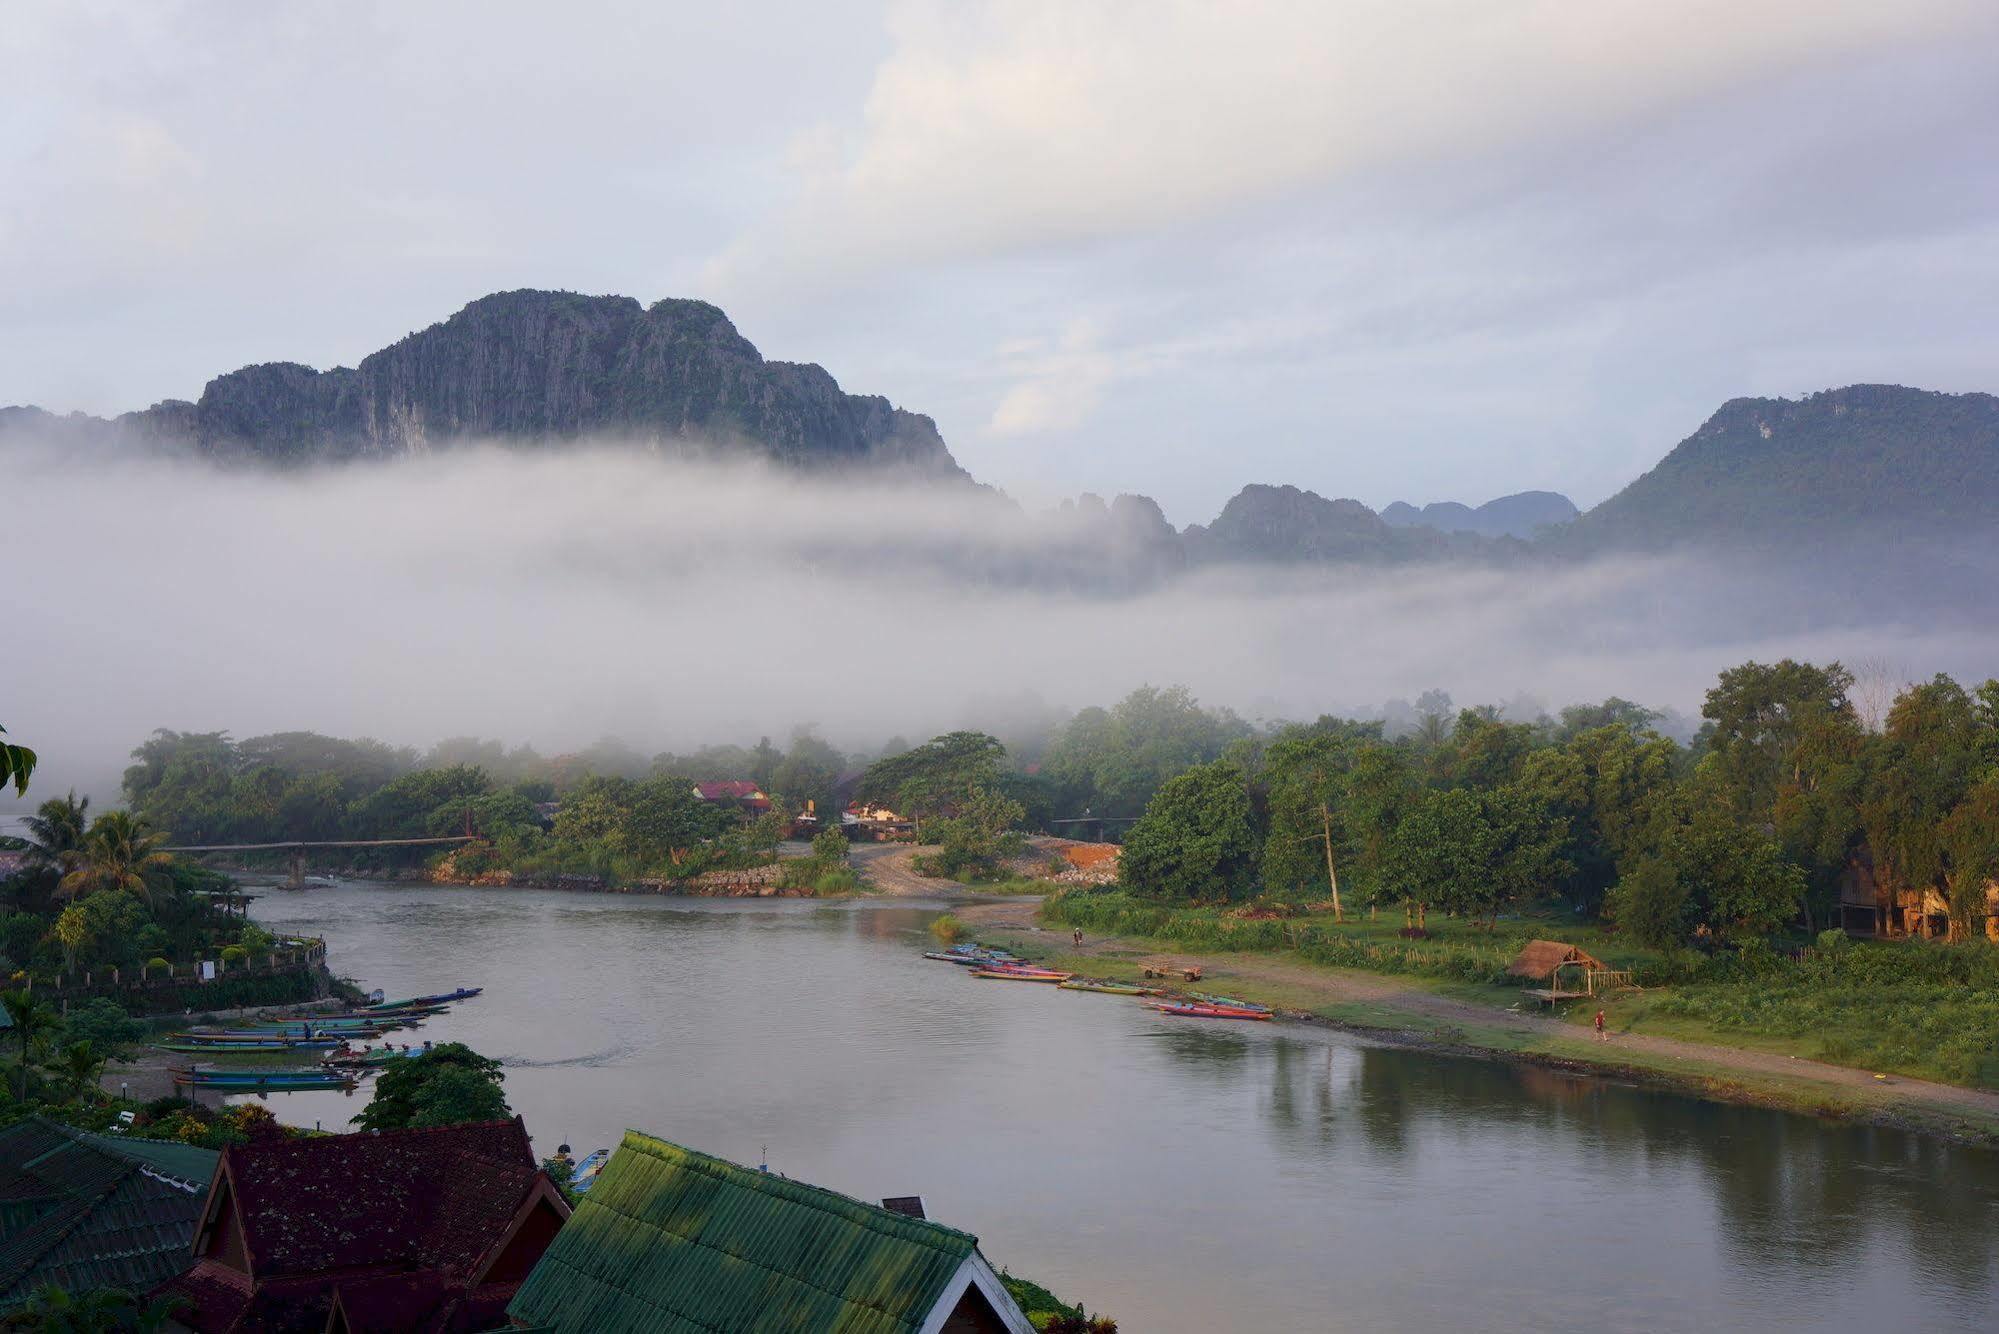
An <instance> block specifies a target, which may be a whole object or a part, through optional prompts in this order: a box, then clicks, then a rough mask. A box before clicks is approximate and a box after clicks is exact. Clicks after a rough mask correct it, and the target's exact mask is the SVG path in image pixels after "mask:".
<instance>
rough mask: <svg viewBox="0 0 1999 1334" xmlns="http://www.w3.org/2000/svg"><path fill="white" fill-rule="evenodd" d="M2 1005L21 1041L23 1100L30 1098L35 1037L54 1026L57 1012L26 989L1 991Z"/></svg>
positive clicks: (21, 1096)
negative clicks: (31, 1050)
mask: <svg viewBox="0 0 1999 1334" xmlns="http://www.w3.org/2000/svg"><path fill="white" fill-rule="evenodd" d="M0 1006H4V1007H6V1010H7V1020H8V1022H9V1023H10V1024H12V1025H13V1028H14V1036H15V1037H16V1038H19V1039H20V1042H21V1093H20V1098H21V1101H22V1102H26V1101H27V1100H28V1051H29V1049H30V1048H31V1047H33V1046H34V1042H35V1039H36V1038H37V1037H40V1036H41V1035H42V1034H43V1033H44V1032H46V1031H47V1030H48V1029H50V1028H51V1027H53V1026H54V1024H55V1021H56V1012H55V1011H54V1010H52V1009H50V1008H49V1007H48V1006H46V1005H44V1004H42V1003H41V1002H40V1001H38V1000H36V999H35V998H34V996H33V995H32V994H31V993H29V992H26V991H0Z"/></svg>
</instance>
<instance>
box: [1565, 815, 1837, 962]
mask: <svg viewBox="0 0 1999 1334" xmlns="http://www.w3.org/2000/svg"><path fill="white" fill-rule="evenodd" d="M1805 890H1806V879H1805V873H1804V871H1803V870H1802V869H1801V868H1800V867H1798V866H1797V865H1796V864H1795V863H1793V862H1790V861H1788V860H1786V859H1785V857H1784V853H1783V849H1782V848H1780V847H1779V846H1778V845H1777V843H1776V841H1775V840H1774V839H1771V838H1768V837H1766V836H1764V835H1762V834H1759V833H1757V832H1756V831H1755V830H1753V829H1750V828H1748V827H1746V826H1744V825H1743V824H1742V823H1741V822H1740V821H1739V820H1737V819H1736V818H1734V816H1733V815H1732V814H1731V813H1730V812H1729V810H1728V809H1727V807H1726V806H1725V804H1723V802H1722V801H1720V800H1719V799H1717V798H1716V797H1714V796H1713V795H1712V794H1702V793H1698V792H1696V793H1687V794H1681V795H1679V796H1677V797H1676V798H1675V800H1673V801H1672V802H1669V803H1665V804H1664V807H1663V808H1662V809H1661V811H1660V812H1659V814H1658V817H1657V819H1656V821H1655V825H1654V828H1653V829H1652V831H1651V832H1650V836H1649V840H1648V846H1647V847H1646V849H1645V851H1644V852H1643V853H1641V854H1640V855H1639V856H1638V857H1637V858H1635V859H1634V861H1633V862H1632V864H1631V866H1630V868H1629V870H1627V871H1626V872H1625V873H1624V874H1623V875H1621V876H1620V877H1619V879H1618V882H1617V884H1616V885H1615V886H1614V887H1613V888H1612V889H1611V891H1610V895H1609V897H1608V898H1607V899H1606V900H1605V904H1604V910H1605V913H1606V915H1608V916H1609V917H1610V918H1611V920H1613V921H1615V922H1616V923H1617V924H1618V926H1619V927H1621V928H1623V929H1624V930H1626V931H1628V932H1630V933H1631V934H1632V935H1633V936H1635V937H1637V938H1638V939H1639V940H1640V941H1642V942H1644V943H1645V944H1648V945H1657V946H1662V947H1664V946H1672V945H1684V944H1687V943H1689V942H1691V941H1695V940H1699V939H1701V938H1703V937H1706V938H1713V939H1719V940H1722V941H1725V942H1728V943H1731V944H1742V943H1744V942H1747V941H1750V940H1761V939H1763V938H1765V937H1767V936H1768V935H1769V934H1770V933H1771V932H1773V931H1775V930H1776V929H1777V928H1778V927H1779V926H1781V925H1783V923H1784V920H1785V919H1786V918H1788V917H1789V916H1790V915H1791V914H1792V913H1793V912H1795V911H1796V910H1797V908H1798V905H1799V903H1800V901H1801V900H1802V899H1803V897H1804V894H1805Z"/></svg>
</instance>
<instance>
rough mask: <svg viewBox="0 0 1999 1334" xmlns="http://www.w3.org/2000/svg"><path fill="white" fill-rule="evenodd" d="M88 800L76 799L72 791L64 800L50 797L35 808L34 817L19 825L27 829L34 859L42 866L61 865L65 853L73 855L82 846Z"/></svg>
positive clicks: (87, 812)
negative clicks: (23, 825)
mask: <svg viewBox="0 0 1999 1334" xmlns="http://www.w3.org/2000/svg"><path fill="white" fill-rule="evenodd" d="M89 812H90V798H89V797H79V796H77V795H76V793H75V792H74V791H72V792H70V793H69V794H68V795H67V796H62V797H50V798H49V799H48V800H47V801H45V802H43V803H42V804H41V805H40V806H37V807H36V808H35V813H34V814H33V815H30V816H29V817H28V818H27V819H26V820H24V821H23V822H22V823H23V824H25V825H26V826H27V828H28V837H29V838H31V839H33V840H34V844H35V847H34V855H35V859H36V860H37V861H39V862H42V863H44V864H45V865H49V866H55V865H58V864H60V863H61V861H62V855H63V854H64V853H65V852H74V851H76V850H77V849H78V848H80V847H82V846H83V835H84V832H85V830H86V829H87V828H88V827H89V824H90V821H89V818H88V817H89Z"/></svg>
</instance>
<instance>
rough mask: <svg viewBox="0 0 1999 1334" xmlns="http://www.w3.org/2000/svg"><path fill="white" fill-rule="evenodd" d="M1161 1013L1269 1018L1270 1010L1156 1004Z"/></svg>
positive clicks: (1183, 1015) (1200, 1017)
mask: <svg viewBox="0 0 1999 1334" xmlns="http://www.w3.org/2000/svg"><path fill="white" fill-rule="evenodd" d="M1153 1008H1154V1009H1156V1010H1158V1011H1159V1013H1161V1014H1177V1015H1180V1016H1182V1017H1183V1018H1187V1019H1268V1018H1270V1011H1268V1010H1240V1009H1237V1008H1236V1007H1234V1006H1232V1005H1156V1006H1154V1007H1153Z"/></svg>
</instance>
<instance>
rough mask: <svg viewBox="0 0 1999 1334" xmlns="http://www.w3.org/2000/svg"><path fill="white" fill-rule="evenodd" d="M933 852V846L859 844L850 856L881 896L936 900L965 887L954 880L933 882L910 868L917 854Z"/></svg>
mask: <svg viewBox="0 0 1999 1334" xmlns="http://www.w3.org/2000/svg"><path fill="white" fill-rule="evenodd" d="M935 851H937V849H936V848H935V847H930V846H919V845H916V844H912V843H861V844H857V845H855V847H854V850H853V852H852V853H851V854H849V855H850V856H852V858H853V860H854V869H855V870H857V871H859V872H860V873H861V878H862V879H863V880H866V881H867V882H868V883H869V884H871V885H873V886H874V887H875V888H876V889H879V890H880V891H881V892H882V893H884V894H898V895H909V896H921V897H924V898H935V897H937V896H938V895H940V894H955V893H960V892H962V891H963V890H964V888H965V887H964V886H963V885H961V884H959V883H957V882H956V881H955V880H933V879H931V878H930V877H929V876H923V875H918V874H917V873H916V868H915V867H913V866H911V865H910V862H911V861H912V860H913V859H914V858H915V857H916V855H917V854H918V853H920V852H935Z"/></svg>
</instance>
